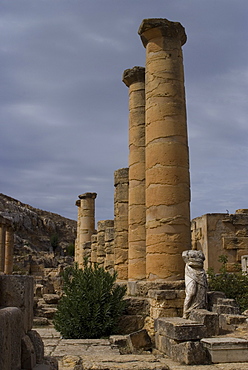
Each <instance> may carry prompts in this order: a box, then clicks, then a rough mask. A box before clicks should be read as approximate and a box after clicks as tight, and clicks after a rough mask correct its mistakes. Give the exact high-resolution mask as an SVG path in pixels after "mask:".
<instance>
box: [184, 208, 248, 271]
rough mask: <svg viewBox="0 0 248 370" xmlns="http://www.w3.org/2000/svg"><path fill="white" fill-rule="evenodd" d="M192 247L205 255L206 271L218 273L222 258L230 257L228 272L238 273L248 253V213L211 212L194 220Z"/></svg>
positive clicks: (192, 224)
mask: <svg viewBox="0 0 248 370" xmlns="http://www.w3.org/2000/svg"><path fill="white" fill-rule="evenodd" d="M191 232H192V246H193V248H195V249H198V250H202V251H203V253H204V255H205V258H206V260H205V265H204V268H205V269H208V268H210V267H211V268H213V269H214V270H215V272H218V271H219V269H220V267H221V263H220V262H219V261H218V256H220V255H223V254H225V255H227V257H228V264H227V269H228V271H235V270H237V264H240V263H241V257H242V256H244V255H247V254H248V210H247V209H238V210H237V211H236V213H235V214H227V213H208V214H205V215H203V216H201V217H197V218H194V219H193V220H192V223H191Z"/></svg>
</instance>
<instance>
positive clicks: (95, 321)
mask: <svg viewBox="0 0 248 370" xmlns="http://www.w3.org/2000/svg"><path fill="white" fill-rule="evenodd" d="M116 277H117V274H116V273H114V274H113V275H111V274H110V273H109V272H107V271H105V270H104V269H103V268H102V267H98V265H97V264H94V265H93V264H91V263H87V262H86V261H85V264H84V269H79V268H78V267H77V265H76V266H75V267H68V268H67V269H65V271H64V272H63V273H62V278H63V292H64V294H63V296H62V298H61V300H60V301H59V304H58V311H57V312H56V314H55V317H54V326H55V329H56V330H58V331H59V332H60V333H61V335H62V336H63V337H64V338H74V339H83V338H101V337H103V336H109V335H110V334H112V333H113V332H114V330H115V329H116V328H117V324H118V321H119V318H120V315H121V314H122V312H123V310H124V308H125V301H124V300H123V298H124V295H125V292H126V287H124V286H120V285H117V284H115V281H116Z"/></svg>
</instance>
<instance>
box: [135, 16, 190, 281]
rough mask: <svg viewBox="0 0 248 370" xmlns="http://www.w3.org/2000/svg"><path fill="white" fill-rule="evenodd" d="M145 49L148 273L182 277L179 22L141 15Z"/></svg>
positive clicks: (184, 215) (186, 225) (183, 144)
mask: <svg viewBox="0 0 248 370" xmlns="http://www.w3.org/2000/svg"><path fill="white" fill-rule="evenodd" d="M139 35H140V36H141V40H142V42H143V45H144V47H145V48H146V226H147V230H146V250H147V258H146V274H147V279H150V280H155V279H167V280H177V279H181V278H183V276H184V263H183V260H182V257H181V255H182V252H183V251H184V250H186V249H190V208H189V202H190V180H189V154H188V140H187V124H186V107H185V91H184V71H183V57H182V49H181V47H182V45H183V44H184V43H185V42H186V34H185V31H184V28H183V27H182V25H181V24H180V23H178V22H170V21H168V20H166V19H145V20H143V22H142V23H141V26H140V28H139Z"/></svg>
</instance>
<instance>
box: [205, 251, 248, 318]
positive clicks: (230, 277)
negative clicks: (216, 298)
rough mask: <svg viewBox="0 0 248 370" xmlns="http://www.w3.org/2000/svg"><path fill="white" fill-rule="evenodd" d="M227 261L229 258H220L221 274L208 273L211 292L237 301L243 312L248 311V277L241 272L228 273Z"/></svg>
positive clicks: (223, 256)
mask: <svg viewBox="0 0 248 370" xmlns="http://www.w3.org/2000/svg"><path fill="white" fill-rule="evenodd" d="M227 261H228V259H227V256H226V255H221V256H220V257H219V262H221V263H222V267H221V269H220V273H218V274H216V273H214V271H213V269H209V270H208V271H207V274H208V285H209V290H213V291H221V292H223V293H225V295H226V297H227V298H233V299H235V300H236V302H237V304H238V305H239V307H240V309H241V312H243V311H244V310H246V309H248V275H247V274H245V273H242V272H241V271H240V272H236V273H229V272H227V269H226V264H227Z"/></svg>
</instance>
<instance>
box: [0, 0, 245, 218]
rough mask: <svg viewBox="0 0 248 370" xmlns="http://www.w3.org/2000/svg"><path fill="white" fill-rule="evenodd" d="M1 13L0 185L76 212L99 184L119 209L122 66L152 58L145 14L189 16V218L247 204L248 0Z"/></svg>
mask: <svg viewBox="0 0 248 370" xmlns="http://www.w3.org/2000/svg"><path fill="white" fill-rule="evenodd" d="M1 8H2V9H1V14H0V24H1V26H0V56H1V66H0V79H1V92H0V112H1V117H0V125H1V126H0V156H1V162H0V169H1V180H0V191H1V192H2V193H5V194H7V195H10V196H12V197H14V198H17V199H19V200H21V201H22V202H26V203H29V204H31V205H33V206H35V207H39V208H42V209H46V210H49V211H53V212H57V213H60V214H61V215H64V216H66V217H70V218H76V214H77V209H76V207H75V206H74V203H75V200H76V198H77V196H78V195H79V194H81V193H84V192H87V191H96V192H97V193H98V197H97V200H96V217H97V219H108V218H113V192H114V186H113V172H114V171H115V170H116V169H118V168H121V167H126V166H127V163H128V91H127V88H126V86H124V84H123V83H122V82H121V76H122V72H123V70H124V69H126V68H131V67H133V66H134V65H144V64H145V49H144V48H143V46H142V44H141V42H140V38H139V36H138V35H137V30H138V27H139V25H140V23H141V21H142V19H143V18H153V17H161V18H164V17H166V18H168V19H170V20H175V21H179V22H181V23H182V24H183V25H184V26H185V28H186V32H187V35H188V41H187V43H186V45H185V46H184V48H183V50H184V63H185V79H186V95H187V111H188V127H189V144H190V156H191V183H192V217H196V216H200V215H201V214H204V213H207V212H225V211H226V209H229V211H230V212H234V211H235V209H237V208H247V204H246V194H247V191H246V189H247V185H248V184H247V182H248V179H247V160H248V149H247V148H248V147H247V142H248V140H247V139H248V126H247V116H248V108H247V103H246V101H247V92H248V91H247V86H248V67H247V65H248V63H247V61H248V60H247V59H248V52H247V48H246V43H247V40H246V39H247V33H248V25H247V20H246V14H247V10H248V4H247V1H246V0H237V1H235V2H233V1H231V0H225V1H218V2H216V1H214V0H210V1H208V2H202V1H201V2H199V1H198V0H191V1H188V2H185V0H178V1H176V2H171V1H165V0H156V1H153V2H151V1H150V0H136V1H133V0H126V1H118V2H117V1H115V0H105V1H100V0H92V1H88V0H81V1H68V0H60V1H58V0H53V1H50V0H49V1H48V0H42V1H36V2H34V1H33V0H32V1H31V0H23V1H19V0H12V1H2V3H1Z"/></svg>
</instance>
